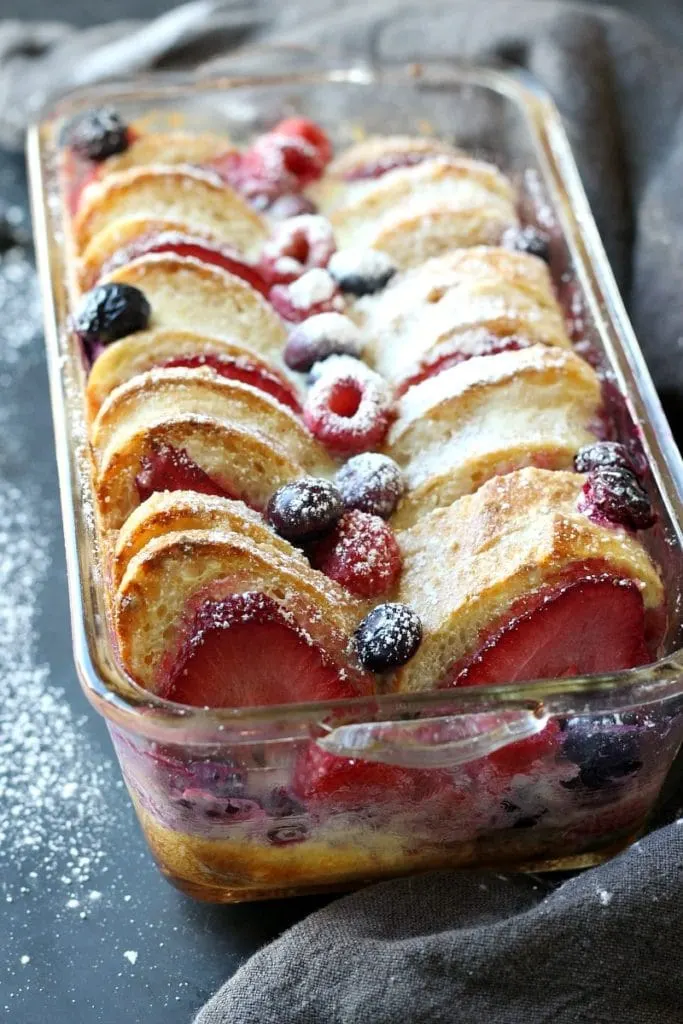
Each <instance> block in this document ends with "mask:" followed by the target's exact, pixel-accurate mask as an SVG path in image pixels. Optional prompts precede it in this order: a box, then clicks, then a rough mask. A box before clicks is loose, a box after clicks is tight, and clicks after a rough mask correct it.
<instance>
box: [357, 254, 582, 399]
mask: <svg viewBox="0 0 683 1024" xmlns="http://www.w3.org/2000/svg"><path fill="white" fill-rule="evenodd" d="M358 311H359V314H360V315H361V317H362V320H363V326H364V329H365V331H366V334H367V336H368V338H369V342H370V344H369V349H368V351H369V354H370V357H371V359H372V361H373V363H374V365H375V367H376V369H377V370H378V371H379V372H380V373H381V374H382V375H383V376H385V377H387V378H388V379H389V380H390V381H391V382H392V383H393V384H395V385H401V384H402V383H404V382H405V381H408V380H410V379H411V378H412V377H414V376H416V375H418V374H419V373H420V371H421V370H423V369H424V368H425V366H428V365H431V364H435V363H437V362H438V360H439V359H442V358H443V357H445V356H447V355H451V354H457V353H460V354H463V355H469V354H473V353H476V352H477V350H478V348H477V346H478V345H479V344H480V338H479V335H478V334H477V333H474V334H473V332H482V331H484V332H486V334H487V335H490V336H492V337H493V338H503V337H506V336H510V335H515V336H517V337H518V338H520V339H523V340H524V341H526V342H527V343H529V344H536V343H540V344H544V345H550V346H557V347H560V348H570V347H571V343H570V341H569V338H568V336H567V330H566V326H565V322H564V317H563V315H562V310H561V309H560V306H559V304H558V302H557V299H556V298H555V295H554V292H553V286H552V281H551V278H550V274H549V272H548V268H547V266H546V265H545V263H543V261H542V260H540V259H538V258H537V257H536V256H529V255H527V254H526V253H518V252H510V251H509V250H507V249H503V248H498V247H484V246H476V247H473V248H471V249H459V250H456V251H454V252H451V253H448V254H447V255H445V256H441V257H439V258H438V259H433V260H429V261H428V262H426V263H424V264H423V265H422V266H420V267H417V268H415V269H414V270H410V271H407V272H406V273H405V274H400V275H397V277H396V279H395V280H394V281H393V282H391V283H390V285H389V287H388V288H386V289H385V290H384V291H383V292H382V293H381V294H380V295H379V296H377V297H371V298H368V299H362V300H361V301H360V302H359V303H358Z"/></svg>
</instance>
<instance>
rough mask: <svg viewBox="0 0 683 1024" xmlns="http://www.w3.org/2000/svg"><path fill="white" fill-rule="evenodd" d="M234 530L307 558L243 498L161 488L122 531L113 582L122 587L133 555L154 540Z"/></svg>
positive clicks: (144, 503)
mask: <svg viewBox="0 0 683 1024" xmlns="http://www.w3.org/2000/svg"><path fill="white" fill-rule="evenodd" d="M215 529H218V530H230V531H232V532H233V533H240V534H242V535H243V536H245V537H249V538H250V539H251V540H253V541H254V542H255V543H257V544H259V545H260V546H261V547H269V546H270V547H272V548H276V549H277V550H278V551H280V552H281V553H282V554H287V555H289V557H290V558H300V559H302V560H305V556H304V555H303V553H302V552H300V551H299V549H298V548H294V547H292V545H291V544H289V543H288V542H287V541H286V540H283V539H282V538H281V537H279V536H278V535H277V533H275V531H274V530H272V529H271V528H270V527H269V526H268V525H267V524H266V523H265V521H264V519H263V517H262V516H261V515H259V514H258V512H254V511H253V509H250V508H247V506H246V505H245V504H244V502H242V501H231V500H230V499H229V498H219V497H216V496H214V495H210V494H197V493H196V492H195V491H159V492H157V493H156V494H152V495H151V497H149V498H147V500H146V501H144V502H143V503H142V505H140V506H139V507H138V508H136V509H134V511H133V512H131V514H130V515H129V517H128V519H127V520H126V522H125V523H124V525H123V527H122V528H121V530H120V531H119V534H118V537H117V538H116V545H115V548H114V551H113V558H112V572H111V575H112V581H113V584H114V587H118V585H119V583H120V582H121V580H122V578H123V575H124V573H125V571H126V568H127V566H128V563H129V562H130V560H131V558H134V557H135V555H137V554H139V552H140V551H142V549H143V548H144V547H145V546H146V545H147V544H149V542H150V541H152V540H154V539H155V538H157V537H163V536H164V534H167V533H181V532H183V531H185V530H215Z"/></svg>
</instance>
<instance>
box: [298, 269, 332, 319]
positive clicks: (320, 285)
mask: <svg viewBox="0 0 683 1024" xmlns="http://www.w3.org/2000/svg"><path fill="white" fill-rule="evenodd" d="M336 291H337V285H336V283H335V281H334V279H333V278H332V276H331V275H330V274H328V272H327V271H326V270H323V268H322V267H314V268H313V269H312V270H309V271H307V272H306V273H305V274H303V276H302V277H300V278H299V279H298V281H294V282H293V283H292V284H291V285H290V286H289V299H290V302H291V303H292V305H293V306H294V307H295V308H296V309H310V308H311V306H317V305H318V304H319V303H321V302H329V300H330V299H332V298H333V297H334V295H335V292H336ZM340 304H342V305H343V300H342V299H341V297H340Z"/></svg>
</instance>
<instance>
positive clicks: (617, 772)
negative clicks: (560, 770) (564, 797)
mask: <svg viewBox="0 0 683 1024" xmlns="http://www.w3.org/2000/svg"><path fill="white" fill-rule="evenodd" d="M562 751H563V754H564V756H565V757H566V758H567V759H568V760H569V761H571V762H572V763H573V764H576V765H578V767H579V775H578V781H579V782H580V783H581V784H583V785H584V786H585V787H586V789H602V788H603V787H605V786H609V785H611V784H614V783H615V782H618V781H619V780H621V779H624V778H627V777H628V776H629V775H634V774H635V773H636V772H637V771H639V770H640V768H642V766H643V762H642V760H641V758H640V751H639V748H638V738H637V735H636V734H635V733H634V732H632V731H627V730H626V729H624V728H619V727H617V729H616V730H612V731H609V730H605V729H603V728H602V727H601V726H600V724H599V723H591V724H590V725H588V726H587V725H586V723H584V722H581V720H580V719H576V720H574V721H571V720H570V721H569V722H568V723H567V731H566V736H565V740H564V743H563V746H562ZM567 788H574V786H573V785H572V783H569V784H567Z"/></svg>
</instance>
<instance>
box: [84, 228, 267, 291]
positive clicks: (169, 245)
mask: <svg viewBox="0 0 683 1024" xmlns="http://www.w3.org/2000/svg"><path fill="white" fill-rule="evenodd" d="M152 253H173V254H174V255H175V256H191V257H192V258H193V259H196V260H200V261H201V262H202V263H208V264H210V265H211V266H215V267H220V268H221V269H222V270H227V271H228V273H230V274H234V275H235V276H236V277H239V278H241V279H242V280H243V281H246V282H247V284H250V285H251V287H252V288H254V289H255V290H256V291H257V292H259V293H260V294H261V295H264V296H267V295H268V290H269V287H270V286H269V285H268V284H266V281H265V280H264V278H263V275H262V274H261V272H260V271H259V269H258V267H255V266H254V265H253V264H251V263H248V262H247V261H246V260H245V259H244V257H243V256H241V255H240V254H239V253H238V252H237V251H236V250H235V249H230V248H228V247H227V246H218V245H212V244H211V243H210V242H208V241H207V240H206V239H205V238H201V237H196V236H194V235H185V234H183V233H182V232H180V231H160V232H158V233H156V234H150V235H143V236H142V237H140V238H136V239H135V240H134V241H133V242H131V243H130V244H129V245H126V246H123V247H122V248H121V249H118V250H117V251H116V252H115V253H114V254H113V256H111V257H110V258H109V259H108V260H107V261H106V263H104V265H103V266H102V269H101V271H100V276H104V275H105V274H109V273H111V272H112V271H114V270H116V269H117V268H118V267H122V266H125V264H127V263H130V262H131V260H134V259H137V257H138V256H148V255H150V254H152Z"/></svg>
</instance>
